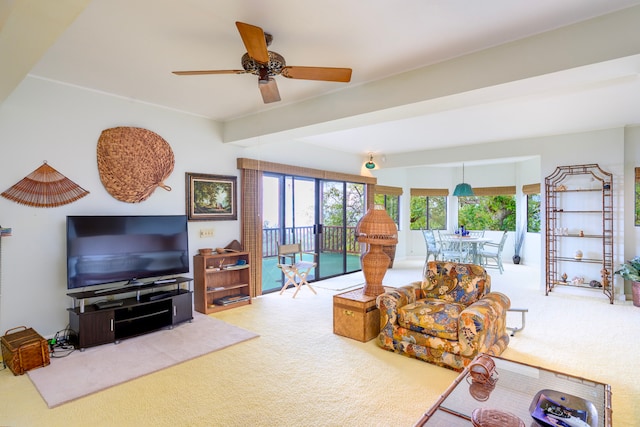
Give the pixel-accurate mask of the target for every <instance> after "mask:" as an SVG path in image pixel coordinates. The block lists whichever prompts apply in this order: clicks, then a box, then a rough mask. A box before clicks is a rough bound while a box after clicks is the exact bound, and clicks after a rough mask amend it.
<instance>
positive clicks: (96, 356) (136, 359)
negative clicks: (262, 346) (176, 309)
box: [27, 312, 258, 408]
mask: <svg viewBox="0 0 640 427" xmlns="http://www.w3.org/2000/svg"><path fill="white" fill-rule="evenodd" d="M257 336H258V335H257V334H255V333H253V332H250V331H247V330H245V329H242V328H238V327H236V326H233V325H230V324H228V323H226V322H223V321H222V320H218V319H214V318H212V317H208V316H205V315H202V314H200V313H195V312H194V319H193V321H192V322H190V323H183V324H180V325H177V326H176V327H174V328H173V329H164V330H160V331H156V332H153V333H150V334H147V335H142V336H139V337H135V338H130V339H126V340H122V341H121V342H120V343H119V344H106V345H101V346H98V347H93V348H88V349H86V350H85V351H74V352H73V353H71V354H69V355H68V356H66V357H64V358H52V359H51V364H50V365H49V366H47V367H45V368H40V369H34V370H31V371H28V372H27V374H28V375H29V378H30V379H31V381H32V382H33V384H34V385H35V386H36V388H37V389H38V392H39V393H40V395H41V396H42V398H43V399H44V400H45V402H47V405H48V406H49V408H53V407H56V406H58V405H61V404H63V403H66V402H69V401H71V400H74V399H78V398H80V397H83V396H86V395H88V394H91V393H95V392H97V391H100V390H104V389H106V388H108V387H113V386H114V385H117V384H121V383H123V382H126V381H130V380H132V379H134V378H138V377H141V376H143V375H147V374H150V373H152V372H156V371H158V370H160V369H165V368H167V367H169V366H172V365H176V364H178V363H182V362H184V361H187V360H191V359H193V358H195V357H198V356H202V355H204V354H207V353H211V352H214V351H217V350H221V349H223V348H226V347H229V346H231V345H234V344H238V343H240V342H243V341H246V340H248V339H251V338H255V337H257Z"/></svg>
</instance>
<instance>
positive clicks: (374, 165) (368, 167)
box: [364, 153, 376, 169]
mask: <svg viewBox="0 0 640 427" xmlns="http://www.w3.org/2000/svg"><path fill="white" fill-rule="evenodd" d="M364 167H365V168H367V169H375V168H376V164H375V163H373V154H372V153H369V161H368V162H367V163H365V164H364Z"/></svg>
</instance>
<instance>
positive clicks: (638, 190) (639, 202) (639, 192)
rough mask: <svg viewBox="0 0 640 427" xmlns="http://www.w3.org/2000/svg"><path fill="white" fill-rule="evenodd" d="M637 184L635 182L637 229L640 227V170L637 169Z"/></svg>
mask: <svg viewBox="0 0 640 427" xmlns="http://www.w3.org/2000/svg"><path fill="white" fill-rule="evenodd" d="M634 172H635V177H634V178H635V182H634V188H635V191H634V194H635V208H636V215H635V222H634V224H635V225H636V227H640V168H635V171H634Z"/></svg>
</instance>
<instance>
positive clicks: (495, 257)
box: [480, 231, 507, 274]
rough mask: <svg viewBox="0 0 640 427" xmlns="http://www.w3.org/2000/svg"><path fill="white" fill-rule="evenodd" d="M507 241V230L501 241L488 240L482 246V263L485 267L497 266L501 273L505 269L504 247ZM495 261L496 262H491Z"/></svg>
mask: <svg viewBox="0 0 640 427" xmlns="http://www.w3.org/2000/svg"><path fill="white" fill-rule="evenodd" d="M506 241H507V232H506V231H505V232H504V234H503V235H502V238H501V239H500V242H499V243H493V242H487V243H485V244H484V245H483V246H482V250H481V251H480V263H481V264H482V266H483V267H485V268H486V267H493V268H495V267H497V268H498V270H499V271H500V274H502V272H503V271H504V267H503V266H502V249H504V243H505V242H506ZM490 261H493V262H494V263H491V262H490Z"/></svg>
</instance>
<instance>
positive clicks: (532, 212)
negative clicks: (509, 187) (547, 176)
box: [522, 184, 540, 233]
mask: <svg viewBox="0 0 640 427" xmlns="http://www.w3.org/2000/svg"><path fill="white" fill-rule="evenodd" d="M522 192H523V193H524V194H526V195H527V231H528V232H530V233H539V232H540V184H528V185H523V186H522Z"/></svg>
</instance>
